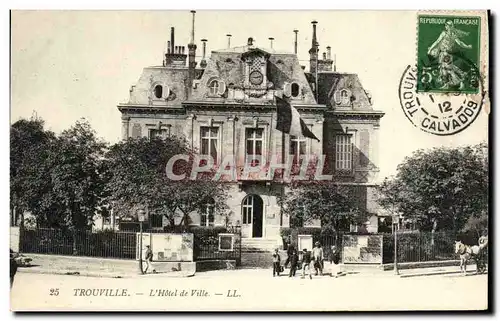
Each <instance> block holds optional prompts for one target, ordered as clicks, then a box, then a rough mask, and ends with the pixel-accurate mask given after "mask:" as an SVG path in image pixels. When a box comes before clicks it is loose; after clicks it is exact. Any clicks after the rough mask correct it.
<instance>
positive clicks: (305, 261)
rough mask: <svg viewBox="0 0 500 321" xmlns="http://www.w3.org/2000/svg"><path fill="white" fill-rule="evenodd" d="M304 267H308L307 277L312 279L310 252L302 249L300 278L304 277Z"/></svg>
mask: <svg viewBox="0 0 500 321" xmlns="http://www.w3.org/2000/svg"><path fill="white" fill-rule="evenodd" d="M306 269H309V278H310V279H312V275H311V274H312V273H311V272H312V268H311V253H310V252H308V251H307V249H303V250H302V279H303V278H305V277H306Z"/></svg>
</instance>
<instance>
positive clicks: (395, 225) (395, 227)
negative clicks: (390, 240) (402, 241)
mask: <svg viewBox="0 0 500 321" xmlns="http://www.w3.org/2000/svg"><path fill="white" fill-rule="evenodd" d="M398 226H399V215H394V216H393V217H392V227H393V233H394V274H395V275H399V270H398V229H399V228H398Z"/></svg>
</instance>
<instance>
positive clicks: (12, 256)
mask: <svg viewBox="0 0 500 321" xmlns="http://www.w3.org/2000/svg"><path fill="white" fill-rule="evenodd" d="M15 256H16V253H14V251H12V249H10V287H11V288H12V284H14V277H15V276H16V273H17V262H16V259H15Z"/></svg>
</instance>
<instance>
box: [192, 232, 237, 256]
mask: <svg viewBox="0 0 500 321" xmlns="http://www.w3.org/2000/svg"><path fill="white" fill-rule="evenodd" d="M191 233H193V235H194V257H195V260H196V261H206V260H236V264H237V265H240V264H241V228H240V227H233V228H220V229H216V228H196V229H192V230H191ZM224 243H226V244H224Z"/></svg>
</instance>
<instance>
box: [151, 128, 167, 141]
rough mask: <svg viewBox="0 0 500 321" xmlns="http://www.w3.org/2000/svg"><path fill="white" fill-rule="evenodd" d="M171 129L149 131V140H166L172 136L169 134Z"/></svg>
mask: <svg viewBox="0 0 500 321" xmlns="http://www.w3.org/2000/svg"><path fill="white" fill-rule="evenodd" d="M169 131H170V129H169V130H167V129H150V130H149V139H155V138H160V139H165V138H167V137H168V136H170V133H169Z"/></svg>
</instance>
